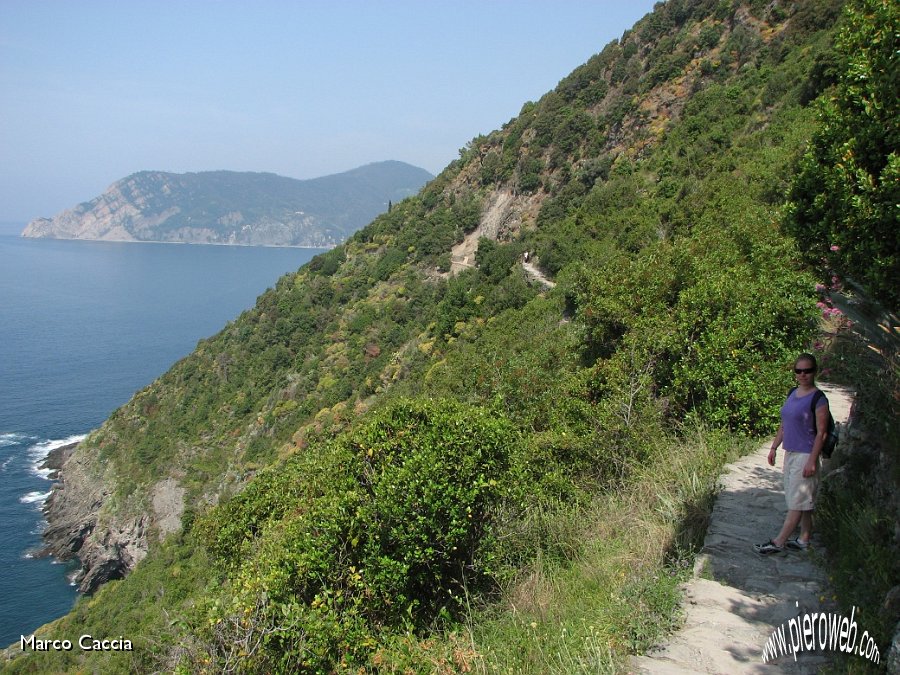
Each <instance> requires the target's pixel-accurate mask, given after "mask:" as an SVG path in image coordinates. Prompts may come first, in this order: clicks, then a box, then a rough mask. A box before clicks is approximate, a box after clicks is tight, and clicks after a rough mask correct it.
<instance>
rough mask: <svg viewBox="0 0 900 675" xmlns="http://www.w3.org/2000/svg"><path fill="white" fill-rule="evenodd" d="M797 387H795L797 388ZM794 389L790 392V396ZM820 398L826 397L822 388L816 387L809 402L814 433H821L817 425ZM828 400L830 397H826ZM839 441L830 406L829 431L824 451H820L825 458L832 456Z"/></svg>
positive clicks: (823, 447) (823, 446) (823, 445)
mask: <svg viewBox="0 0 900 675" xmlns="http://www.w3.org/2000/svg"><path fill="white" fill-rule="evenodd" d="M796 388H797V387H794V389H796ZM794 389H791V391H789V392H788V395H789V396H790V395H791V394H792V393H793V391H794ZM820 398H825V394H824V393H823V392H822V391H821V390H820V389H816V392H815V393H814V394H813V395H812V401H811V402H810V404H809V411H810V412H811V413H812V420H813V433H814V434H817V433H819V430H818V428H817V427H816V403H818V402H819V399H820ZM825 400H826V401H827V400H828V399H827V398H825ZM837 442H838V433H837V427H836V425H835V423H834V416H832V414H831V407H830V406H829V408H828V433H827V434H826V435H825V442H824V443H823V444H822V451H821V452H820V453H819V454H820V455H821V456H822V457H824V458H825V459H829V458H830V457H831V453H833V452H834V449H835V447H836V446H837Z"/></svg>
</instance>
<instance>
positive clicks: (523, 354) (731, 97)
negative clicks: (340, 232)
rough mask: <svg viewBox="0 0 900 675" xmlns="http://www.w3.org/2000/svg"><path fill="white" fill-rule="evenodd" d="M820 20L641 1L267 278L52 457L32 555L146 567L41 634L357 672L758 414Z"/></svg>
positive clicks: (773, 357)
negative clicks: (596, 47)
mask: <svg viewBox="0 0 900 675" xmlns="http://www.w3.org/2000/svg"><path fill="white" fill-rule="evenodd" d="M838 15H839V8H838V7H837V5H836V4H835V5H828V4H822V3H820V2H798V3H779V2H776V3H750V4H742V3H735V4H734V5H730V4H727V3H717V2H696V3H687V2H670V3H667V4H665V5H661V6H659V7H657V9H656V10H654V12H653V13H652V14H650V15H648V16H647V17H645V18H644V19H642V20H641V21H640V22H638V24H637V25H636V26H635V27H634V29H633V30H631V31H627V32H626V33H625V35H623V37H622V39H621V40H619V41H616V42H614V43H612V44H610V45H608V46H607V47H606V48H605V49H604V50H603V51H602V52H601V53H600V54H598V55H597V56H595V57H593V58H592V59H591V60H590V61H588V63H586V64H585V65H583V66H581V67H579V68H578V69H576V70H575V71H574V72H573V73H572V74H571V75H569V76H568V77H566V78H564V79H563V80H562V81H561V82H560V84H559V86H558V87H557V88H556V89H555V90H554V91H552V92H550V93H548V94H547V95H546V96H544V97H543V98H542V99H541V100H540V101H538V102H536V103H527V104H526V105H525V106H524V107H523V110H522V113H521V114H520V115H519V116H518V117H517V118H515V119H513V120H511V121H510V122H509V123H508V124H506V125H505V126H504V128H503V129H501V130H499V131H495V132H493V133H491V134H489V135H487V136H481V137H479V138H476V139H475V140H473V141H472V142H471V143H470V144H469V146H468V147H467V148H466V149H465V150H464V151H463V152H462V154H461V157H460V159H459V160H457V161H455V162H453V163H452V164H451V165H450V166H449V167H448V168H447V169H446V170H445V171H444V172H443V173H442V174H441V175H440V176H439V177H438V178H437V179H435V180H434V181H432V182H431V183H430V184H429V185H428V186H427V187H426V188H425V189H424V190H423V191H422V192H421V193H420V194H419V195H418V196H416V197H414V198H410V199H407V200H405V201H403V202H402V203H400V204H398V205H396V206H395V208H394V209H393V210H392V211H391V212H390V213H388V214H383V215H382V216H380V217H378V218H377V219H376V220H375V221H374V222H373V223H372V224H370V225H369V226H368V227H366V228H364V229H363V230H361V231H360V232H358V233H356V234H355V235H354V236H353V237H351V239H350V240H349V241H348V242H346V243H345V244H344V245H341V246H338V247H336V248H335V249H334V250H332V251H330V252H328V253H326V254H323V255H321V256H318V257H317V258H315V259H314V260H313V261H311V262H310V263H309V264H308V265H306V266H305V267H303V268H301V269H300V270H299V271H298V272H297V273H295V274H291V275H287V276H285V277H283V278H282V279H281V280H279V282H278V284H277V286H276V288H274V289H271V290H269V291H267V292H266V293H264V294H263V295H262V296H261V297H260V298H259V300H258V302H257V305H256V306H255V307H254V308H253V309H251V310H249V311H247V312H245V313H244V314H243V315H242V316H241V317H240V318H239V319H237V320H236V321H235V322H233V323H231V324H229V325H228V326H227V327H226V328H225V329H223V331H222V332H220V333H219V334H218V335H216V336H215V337H213V338H210V339H209V340H204V341H202V342H201V343H200V344H198V347H197V349H196V350H195V351H194V353H192V354H191V355H190V356H188V357H186V358H185V359H183V360H182V361H181V362H179V363H178V364H176V365H175V366H174V367H173V368H172V369H171V370H170V371H169V372H168V373H166V374H165V375H164V376H162V377H161V378H160V379H159V380H158V381H157V382H155V383H154V384H153V385H151V386H150V387H148V388H146V389H145V390H143V391H141V392H138V393H137V394H136V395H135V397H134V398H133V399H132V400H131V401H130V402H129V403H128V404H127V405H125V406H123V407H122V408H120V409H119V410H117V411H116V412H115V413H114V414H113V415H112V416H111V418H110V419H109V420H108V421H107V422H106V423H105V424H104V425H103V427H101V428H100V429H99V430H97V431H96V432H94V433H92V434H91V435H90V437H89V438H88V439H87V440H86V441H85V442H84V443H82V444H81V446H80V447H79V448H78V450H77V451H76V453H75V455H74V457H73V459H72V460H71V461H70V462H69V463H68V464H67V465H66V467H65V469H64V489H63V490H61V491H56V492H55V493H54V495H53V496H52V497H51V499H50V501H49V504H50V512H49V517H50V521H51V528H50V533H51V535H52V536H51V542H50V543H51V545H52V546H53V547H54V551H55V552H57V553H58V554H65V553H66V552H67V551H68V552H69V554H70V555H71V554H75V553H77V555H78V556H79V558H80V559H81V560H82V562H83V563H84V564H85V572H86V573H85V576H84V578H83V585H84V587H85V588H89V589H90V588H95V587H96V586H97V585H98V584H100V583H102V582H103V581H105V580H107V579H110V578H116V577H119V576H123V575H125V574H126V573H127V572H128V571H129V569H130V568H131V566H132V565H133V563H134V562H136V561H137V560H139V559H141V558H142V557H143V556H144V555H145V552H146V551H147V550H149V554H147V557H146V559H145V560H144V562H142V563H140V564H138V565H137V567H136V568H135V569H134V571H133V573H132V574H131V576H130V577H129V578H127V579H125V580H124V581H123V582H120V583H114V584H110V585H108V586H107V587H106V588H103V589H101V590H100V592H99V593H97V595H96V596H95V597H94V598H93V599H92V600H90V601H86V602H83V603H80V604H79V605H78V606H77V607H76V609H75V610H74V611H73V614H72V615H70V617H68V618H66V619H63V620H62V621H61V622H58V623H57V624H56V625H54V626H52V627H50V628H49V629H48V630H50V631H56V632H59V631H65V630H70V629H72V627H73V626H75V625H78V626H83V627H84V628H85V629H89V630H95V631H101V632H102V631H103V630H107V631H110V630H112V631H114V632H116V633H118V632H120V631H124V630H126V628H127V630H130V631H133V634H134V635H142V636H144V640H143V641H142V643H141V652H140V654H139V656H138V657H137V660H136V661H133V662H132V663H131V664H130V666H132V667H139V668H158V667H160V663H163V664H165V665H167V666H168V667H172V666H173V664H174V663H175V662H179V661H180V662H182V663H186V664H190V665H192V667H196V668H201V669H202V668H203V667H210V668H214V669H217V668H221V667H226V666H231V665H234V664H235V663H237V662H239V663H241V664H242V667H243V668H245V669H247V670H251V671H257V670H258V671H260V672H262V671H267V670H272V669H275V670H278V669H284V668H287V667H292V668H294V669H298V670H303V669H308V670H309V671H310V672H313V671H316V669H319V670H330V669H339V668H343V667H350V666H360V665H362V666H366V665H367V666H369V667H376V666H377V665H378V663H386V661H385V659H389V658H392V657H391V655H392V654H393V655H394V656H396V655H397V654H399V653H401V652H403V650H404V649H406V648H407V647H408V646H409V644H408V639H407V637H403V636H408V634H409V633H408V631H412V634H413V635H424V634H427V632H428V630H429V629H430V628H434V627H438V626H442V625H443V626H451V627H452V626H453V625H455V622H457V621H458V620H459V619H460V616H461V615H462V614H463V613H464V609H465V606H466V603H467V602H482V601H486V600H488V599H490V598H492V597H496V596H495V595H494V594H495V593H496V592H497V590H498V588H500V587H501V586H502V585H503V584H504V583H505V582H507V581H509V580H511V579H513V578H515V576H516V574H517V570H519V569H520V568H521V566H522V565H525V564H527V563H528V562H529V561H530V560H533V559H534V558H535V557H536V556H538V555H539V554H540V555H545V556H548V557H551V558H559V559H561V560H565V559H566V557H567V556H568V555H570V553H571V551H570V550H569V548H567V547H568V544H566V545H565V546H562V547H557V545H556V543H555V542H557V541H558V539H556V538H555V537H554V536H553V533H552V532H548V531H547V530H546V529H545V528H544V526H542V523H544V524H546V521H545V520H543V518H544V516H543V515H541V514H546V513H548V512H550V511H552V510H553V509H555V508H560V507H561V506H562V507H564V508H566V509H576V510H577V509H578V508H580V507H579V505H582V504H585V503H586V502H587V501H589V500H590V499H592V495H595V494H597V493H598V491H604V490H611V489H619V488H625V487H627V486H628V485H629V484H630V483H629V481H630V480H631V477H632V475H633V474H635V472H638V473H640V467H641V466H642V464H643V463H645V462H650V461H651V460H652V459H653V457H654V453H655V452H657V451H658V449H659V448H660V447H662V446H661V445H660V444H664V443H665V439H666V438H668V437H670V436H671V435H672V434H673V433H676V432H677V430H678V429H679V428H680V427H681V425H682V424H683V423H684V422H685V421H686V420H694V421H701V422H703V423H705V424H710V425H715V426H721V427H723V428H730V429H732V430H741V431H747V432H761V431H765V430H768V429H771V428H772V425H773V424H774V422H775V420H774V419H773V411H774V410H777V402H778V401H779V400H780V398H781V396H782V394H783V392H784V391H786V389H787V387H788V386H789V382H787V381H786V372H787V370H786V366H787V365H789V363H790V362H791V359H792V358H793V356H794V355H795V354H796V351H797V350H798V349H800V348H801V347H802V346H803V345H804V343H805V342H806V341H807V340H808V339H809V336H810V335H811V331H812V330H813V327H814V322H815V306H814V298H813V296H812V280H811V278H810V277H808V276H806V275H805V274H804V273H802V272H801V271H800V270H799V268H798V266H797V265H796V264H795V263H794V258H795V254H796V252H795V250H794V248H793V245H792V243H791V242H790V241H789V240H786V239H785V238H784V237H783V236H782V235H781V234H780V232H779V229H778V224H777V221H778V214H779V208H780V206H781V205H782V203H783V201H784V195H785V193H786V190H787V189H788V187H789V184H790V177H791V167H792V166H793V165H794V163H795V162H796V159H797V158H798V157H799V155H800V153H801V152H802V150H803V146H804V143H805V141H806V140H807V139H808V138H809V136H810V134H811V132H812V129H813V128H814V115H813V114H812V111H811V110H810V108H809V103H810V101H812V100H813V99H814V98H815V96H816V95H818V94H819V93H820V92H822V91H823V90H824V89H825V88H826V87H828V86H829V85H830V84H831V83H832V81H833V78H834V64H833V62H832V56H831V50H830V40H831V31H832V27H833V23H834V21H835V20H836V19H837V17H838ZM480 234H486V235H490V237H491V238H480V239H478V240H477V244H478V246H477V252H476V253H475V254H474V257H475V260H474V264H475V266H474V267H466V268H465V269H462V270H461V271H459V272H458V273H457V274H454V275H451V274H450V268H451V251H452V249H453V247H454V246H455V245H458V244H460V243H462V242H464V241H465V240H466V237H470V238H478V237H479V235H480ZM524 251H529V252H531V254H532V255H533V258H532V260H534V259H536V260H537V264H539V265H540V267H541V268H542V269H543V270H544V271H545V272H546V273H548V274H550V275H551V276H555V280H556V281H557V286H556V287H555V288H554V289H553V290H552V291H551V292H548V293H547V294H546V295H541V292H542V291H543V287H542V286H539V287H534V286H532V285H529V283H528V282H527V279H526V276H525V274H524V272H523V270H522V268H521V266H520V265H519V264H518V261H519V260H520V256H521V254H522V253H523V252H524ZM373 407H375V408H377V410H373V411H371V412H368V411H369V410H370V408H373ZM479 452H481V453H486V454H485V455H484V456H483V457H482V459H480V460H479V461H477V462H476V463H475V464H474V465H473V464H471V461H472V457H476V456H477V454H476V453H479ZM266 467H271V468H268V469H267V468H266ZM173 490H178V491H182V492H179V493H178V494H179V495H181V496H182V500H181V502H180V504H181V506H178V507H177V508H175V509H172V508H171V507H166V506H165V504H171V503H172V500H171V499H155V498H154V497H155V496H156V495H158V494H160V491H163V492H165V493H166V494H168V495H170V496H171V495H172V494H173ZM235 493H236V494H237V496H235V497H232V498H229V495H231V494H235ZM214 504H218V506H216V507H214V508H211V506H212V505H214ZM173 511H174V513H173ZM173 515H174V516H175V520H176V521H177V519H178V518H179V517H180V520H181V524H182V527H181V530H180V531H178V532H176V533H175V534H174V536H171V537H169V539H168V540H167V541H166V543H164V544H162V543H159V541H158V539H159V536H160V535H162V534H165V532H164V531H163V528H161V527H160V523H162V522H164V521H165V522H167V523H169V522H172V516H173ZM576 548H577V546H576ZM122 551H131V552H137V553H136V554H134V553H133V554H131V557H130V558H128V559H126V558H125V557H124V556H123V555H122ZM173 617H178V618H177V620H173ZM635 630H637V629H635ZM622 644H623V645H625V646H617V647H616V649H627V645H628V644H632V643H631V642H629V641H624V642H623V643H622ZM633 644H639V643H638V642H635V643H633ZM404 645H405V646H404ZM392 650H393V651H392ZM397 650H399V651H397ZM39 658H48V659H51V658H69V657H67V656H66V655H62V656H59V655H56V656H52V657H51V656H47V657H45V656H43V655H41V656H40V657H39V656H37V655H30V656H28V657H27V658H26V659H25V661H24V662H19V663H30V664H38V663H39ZM90 658H102V659H105V661H104V662H103V663H104V664H105V666H107V665H108V666H109V667H110V668H114V667H122V668H124V666H123V665H122V662H120V661H116V660H115V655H105V656H103V657H96V656H92V657H90ZM398 658H399V657H398ZM99 662H100V661H96V662H92V664H93V663H99ZM116 664H119V665H118V666H117V665H116ZM203 664H207V666H204V665H203ZM209 664H212V665H209ZM289 664H290V666H289ZM22 667H26V666H22Z"/></svg>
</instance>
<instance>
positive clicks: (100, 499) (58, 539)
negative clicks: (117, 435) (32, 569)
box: [41, 446, 184, 593]
mask: <svg viewBox="0 0 900 675" xmlns="http://www.w3.org/2000/svg"><path fill="white" fill-rule="evenodd" d="M75 450H76V449H75V447H74V446H67V447H66V448H60V449H59V450H58V451H55V452H54V453H53V454H51V455H50V456H48V458H47V461H46V462H45V464H44V466H45V467H46V468H51V469H55V471H56V473H55V476H54V477H55V478H56V479H57V480H58V482H57V483H56V484H55V485H54V486H53V489H52V490H51V493H50V496H49V497H48V499H47V502H46V504H45V506H44V515H45V517H46V519H47V529H46V530H45V531H44V535H43V536H44V543H45V545H44V548H43V549H42V551H41V553H42V554H43V555H51V556H53V557H55V558H57V559H59V560H72V559H75V558H77V559H78V561H79V562H80V563H81V571H80V572H79V574H78V576H77V577H76V580H75V581H76V583H78V588H79V590H80V591H82V592H84V593H91V592H93V591H95V590H96V589H97V588H98V587H100V586H101V585H102V584H104V583H106V582H107V581H110V580H112V579H120V578H122V577H124V576H125V575H126V574H127V573H128V572H129V571H130V570H131V569H132V568H133V567H134V566H135V565H136V564H137V563H139V562H140V561H141V560H142V559H143V558H144V557H145V556H146V555H147V549H148V539H149V537H150V534H151V532H156V533H157V534H158V536H159V537H160V538H162V537H164V536H165V535H167V534H170V533H172V532H176V531H178V530H180V529H181V515H182V512H183V511H184V489H183V488H182V487H180V486H179V485H178V484H177V482H176V481H175V480H174V479H171V478H169V479H166V480H164V481H161V482H160V483H159V484H157V485H156V486H155V487H154V489H153V492H152V509H151V510H150V511H149V512H148V513H140V514H138V515H132V516H128V517H126V518H124V519H119V518H116V517H113V516H111V515H110V514H109V513H108V509H107V510H105V509H104V507H108V504H107V499H108V497H109V496H110V494H111V492H110V489H109V488H108V487H104V485H105V482H104V480H103V477H102V476H98V475H95V473H94V468H93V466H94V465H93V463H92V462H90V458H89V457H87V456H85V455H83V454H79V453H78V452H76V451H75Z"/></svg>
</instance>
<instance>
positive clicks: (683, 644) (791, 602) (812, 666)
mask: <svg viewBox="0 0 900 675" xmlns="http://www.w3.org/2000/svg"><path fill="white" fill-rule="evenodd" d="M820 388H821V389H822V390H823V391H824V392H825V393H826V394H827V396H828V401H829V404H830V406H831V412H832V415H834V419H835V421H836V422H846V421H847V419H848V417H849V415H850V404H851V394H850V392H848V391H847V390H846V389H843V388H840V387H836V386H832V385H820ZM770 447H771V441H768V442H766V443H765V444H763V445H762V446H760V448H759V449H758V450H757V451H756V452H754V453H751V454H750V455H747V456H746V457H743V458H742V459H740V460H739V461H737V462H735V463H733V464H730V465H728V466H727V467H726V468H725V472H724V473H723V475H722V478H721V484H722V490H721V492H720V493H719V495H718V497H717V499H716V503H715V506H714V508H713V512H712V515H711V517H710V524H709V529H708V530H707V533H706V539H705V541H704V545H703V552H702V553H701V555H700V556H699V559H698V561H697V565H696V566H695V574H694V578H693V579H691V581H689V582H688V583H687V584H686V586H685V589H684V601H683V606H684V611H685V615H686V616H685V623H684V625H683V626H682V628H681V629H680V630H679V631H678V632H677V633H675V634H674V635H672V636H670V638H669V640H668V642H667V643H666V644H664V645H661V646H659V647H656V648H654V649H653V650H651V651H650V652H649V653H648V654H647V655H645V656H640V657H635V658H633V659H632V662H631V663H632V671H633V672H636V673H672V674H675V673H728V674H731V673H779V672H784V673H815V672H817V671H818V668H819V667H820V666H822V665H823V664H825V663H828V656H829V654H828V653H827V652H821V651H813V652H805V653H802V654H800V655H798V657H797V660H796V662H795V661H794V658H793V656H790V655H787V656H781V657H780V658H778V659H777V660H775V661H771V662H769V663H768V664H766V663H763V661H762V649H763V646H764V645H765V643H766V640H768V639H769V637H770V636H771V634H772V631H773V630H775V628H776V627H778V626H779V625H781V624H782V623H784V622H785V621H787V620H788V619H791V618H793V617H796V616H797V615H798V614H801V613H805V612H820V611H835V610H834V607H833V606H832V605H831V604H830V602H829V600H830V594H829V593H827V587H826V584H827V579H826V577H825V574H824V572H823V571H822V569H821V567H819V566H818V565H816V564H815V563H814V562H813V560H812V559H811V556H816V555H818V554H820V553H821V552H822V547H821V543H820V541H819V540H818V538H817V537H816V536H815V534H814V535H813V547H814V551H813V552H812V553H808V552H802V553H799V552H789V553H787V554H785V555H782V556H774V557H762V556H760V555H758V554H757V553H755V552H754V551H753V544H755V543H759V542H763V541H766V540H768V539H769V538H770V537H773V536H775V535H776V534H777V533H778V530H780V529H781V524H782V522H783V521H784V516H785V513H786V508H787V507H786V506H785V503H784V491H783V487H782V485H783V484H782V475H781V461H782V459H783V456H784V452H783V450H782V449H781V448H779V450H778V460H777V461H776V464H775V467H770V466H769V465H768V463H767V462H766V456H767V455H768V453H769V448H770ZM817 544H818V545H817ZM823 597H824V598H825V600H824V601H823V599H822V598H823ZM796 603H799V606H798V604H796Z"/></svg>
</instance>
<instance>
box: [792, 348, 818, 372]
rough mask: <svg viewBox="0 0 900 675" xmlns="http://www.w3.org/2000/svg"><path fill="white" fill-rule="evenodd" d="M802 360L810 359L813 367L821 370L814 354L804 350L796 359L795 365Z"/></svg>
mask: <svg viewBox="0 0 900 675" xmlns="http://www.w3.org/2000/svg"><path fill="white" fill-rule="evenodd" d="M801 361H809V362H810V363H811V364H812V367H813V368H814V369H815V370H816V372H818V371H819V364H818V362H817V361H816V357H815V356H813V355H812V354H807V353H805V352H804V353H803V354H801V355H800V356H798V357H797V358H796V359H795V360H794V365H795V366H796V365H797V364H798V363H800V362H801Z"/></svg>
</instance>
